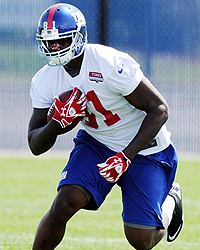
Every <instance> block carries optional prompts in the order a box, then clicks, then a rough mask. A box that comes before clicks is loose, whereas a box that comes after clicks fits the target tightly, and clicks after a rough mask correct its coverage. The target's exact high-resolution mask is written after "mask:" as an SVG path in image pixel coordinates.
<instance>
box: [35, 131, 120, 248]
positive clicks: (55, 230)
mask: <svg viewBox="0 0 200 250" xmlns="http://www.w3.org/2000/svg"><path fill="white" fill-rule="evenodd" d="M75 144H76V145H75V148H74V149H73V151H72V152H71V154H70V159H69V161H68V163H67V165H66V167H65V168H64V170H63V172H62V175H61V180H60V182H59V185H58V190H59V191H58V195H57V197H56V199H55V201H54V202H53V204H52V206H51V209H50V211H49V212H48V213H47V214H46V215H45V216H44V218H43V219H42V221H41V223H40V225H39V227H38V231H37V233H36V238H35V241H34V247H33V250H40V249H42V250H48V249H54V248H55V246H56V245H58V244H59V242H60V241H61V240H62V237H63V235H64V233H65V227H66V223H67V221H68V220H69V219H70V218H71V216H73V215H74V214H75V213H76V212H77V211H78V210H79V209H81V208H84V209H88V210H97V209H98V207H100V205H101V204H102V203H103V201H104V199H105V197H106V195H107V194H108V193H109V192H110V190H111V189H112V187H113V185H114V184H111V183H109V182H108V181H106V180H105V179H104V178H103V177H101V176H100V175H99V172H98V167H97V164H98V163H101V162H104V161H105V160H106V159H107V158H108V157H110V156H111V155H113V154H114V153H115V152H113V151H112V150H109V149H108V148H107V147H106V146H104V145H102V144H101V143H99V142H97V141H96V140H95V139H94V138H92V137H91V136H89V135H88V134H87V133H86V132H84V131H82V130H81V131H80V132H79V133H78V135H77V138H76V139H75Z"/></svg>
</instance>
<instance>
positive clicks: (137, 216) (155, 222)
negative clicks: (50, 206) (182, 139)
mask: <svg viewBox="0 0 200 250" xmlns="http://www.w3.org/2000/svg"><path fill="white" fill-rule="evenodd" d="M74 142H75V147H74V149H73V150H72V152H71V154H70V158H69V161H68V163H67V165H66V167H65V168H64V170H63V172H62V175H61V180H60V182H59V185H58V189H59V188H60V187H61V186H63V185H69V184H73V185H78V186H80V187H82V188H83V189H84V190H86V191H87V193H88V194H90V196H91V200H90V202H89V204H88V206H87V207H85V209H90V210H97V209H98V208H99V207H100V206H101V204H102V203H103V201H104V200H105V198H106V196H107V194H108V193H109V192H110V191H111V189H112V187H113V186H114V185H115V184H112V183H109V182H108V181H106V180H105V179H104V178H103V177H101V176H100V175H99V172H98V167H97V164H98V163H102V162H105V161H106V160H107V158H108V157H110V156H113V155H114V154H116V152H115V151H113V150H111V149H109V148H108V147H106V146H105V145H104V144H102V143H100V142H98V141H97V140H95V139H94V138H93V137H91V136H90V135H89V134H87V133H86V132H85V131H84V130H79V132H78V134H77V137H76V138H75V139H74ZM176 168H177V156H176V152H175V149H174V147H173V146H172V145H170V146H169V147H168V148H166V149H165V150H163V151H161V152H159V153H155V154H151V155H148V156H143V155H139V154H138V155H137V156H136V157H135V158H134V160H133V161H132V163H131V165H130V166H129V168H128V170H127V171H126V172H125V173H124V174H123V175H122V176H121V178H120V179H119V181H118V182H117V185H118V186H119V187H120V188H121V191H122V202H123V212H122V218H123V221H124V223H125V224H127V225H130V226H136V227H137V226H147V227H160V228H164V227H163V224H162V210H161V206H162V203H163V201H164V200H165V198H166V196H167V194H168V193H169V190H170V188H171V186H172V183H173V181H174V178H175V173H176Z"/></svg>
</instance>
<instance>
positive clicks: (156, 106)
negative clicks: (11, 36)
mask: <svg viewBox="0 0 200 250" xmlns="http://www.w3.org/2000/svg"><path fill="white" fill-rule="evenodd" d="M125 99H126V100H127V101H128V102H129V103H130V104H131V105H132V106H134V107H135V108H137V109H140V110H142V111H144V112H145V113H146V116H145V118H144V120H143V122H142V124H141V126H140V129H139V131H138V133H137V134H136V136H135V137H134V138H133V140H132V141H131V142H130V143H129V145H128V146H127V147H126V148H125V149H124V150H123V151H122V152H118V153H117V154H116V155H114V156H111V157H110V158H108V159H107V160H106V162H104V163H100V164H98V167H99V173H100V175H101V176H103V177H104V178H105V179H106V180H107V181H109V182H111V183H114V182H116V181H117V180H118V179H119V178H120V176H121V175H122V174H123V173H124V172H125V171H126V170H127V168H128V167H129V165H130V163H131V160H133V158H134V157H135V156H136V154H137V153H138V152H139V151H141V150H142V149H144V148H145V147H146V146H147V145H148V144H149V143H150V142H151V140H152V139H154V137H155V136H156V135H157V133H158V132H159V130H160V129H161V127H162V126H163V124H164V123H165V122H166V121H167V119H168V105H167V103H166V101H165V99H164V98H163V97H162V95H161V94H160V93H159V92H158V90H156V88H155V87H153V85H152V84H151V83H150V81H149V80H148V79H147V78H145V77H144V78H143V79H142V81H141V82H140V84H139V85H138V86H137V88H136V89H135V90H134V91H133V92H132V93H131V94H129V95H128V96H125ZM122 132H123V131H122Z"/></svg>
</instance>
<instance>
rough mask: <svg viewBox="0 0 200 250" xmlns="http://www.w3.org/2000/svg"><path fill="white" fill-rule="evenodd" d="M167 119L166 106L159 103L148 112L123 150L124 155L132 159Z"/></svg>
mask: <svg viewBox="0 0 200 250" xmlns="http://www.w3.org/2000/svg"><path fill="white" fill-rule="evenodd" d="M167 119H168V107H167V106H166V105H160V106H159V107H158V108H157V109H155V110H152V111H151V112H148V113H147V115H146V117H145V118H144V120H143V122H142V124H141V126H140V129H139V131H138V133H137V134H136V136H135V138H134V139H133V140H132V141H131V142H130V143H129V145H128V146H127V147H126V148H125V149H124V150H123V152H124V153H125V155H126V156H127V157H128V158H129V159H130V160H132V159H133V158H134V157H135V156H136V154H137V153H138V152H139V151H141V150H142V149H144V148H145V147H146V146H147V145H148V144H149V143H150V142H151V141H152V140H153V139H154V138H155V137H156V135H157V134H158V132H159V130H160V129H161V127H162V126H163V124H164V123H165V122H166V121H167Z"/></svg>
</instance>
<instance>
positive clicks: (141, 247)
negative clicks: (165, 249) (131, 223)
mask: <svg viewBox="0 0 200 250" xmlns="http://www.w3.org/2000/svg"><path fill="white" fill-rule="evenodd" d="M128 242H129V244H130V245H131V246H132V247H134V249H137V250H149V249H151V244H149V242H146V241H142V240H140V239H128Z"/></svg>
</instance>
